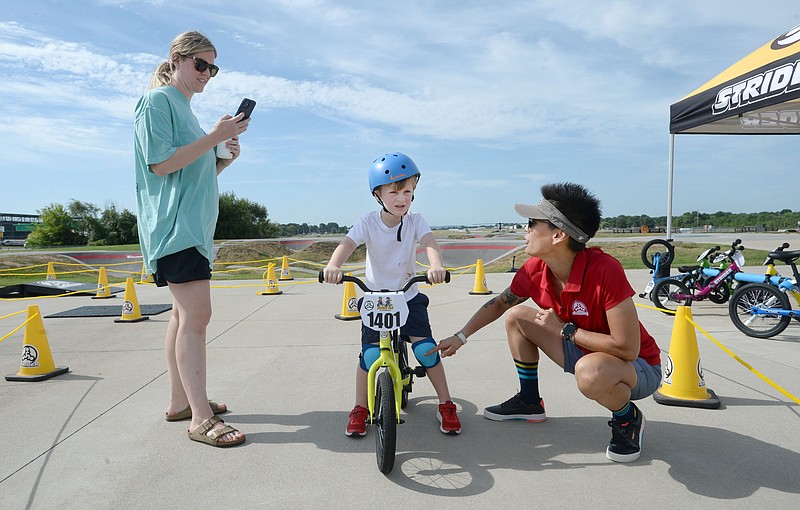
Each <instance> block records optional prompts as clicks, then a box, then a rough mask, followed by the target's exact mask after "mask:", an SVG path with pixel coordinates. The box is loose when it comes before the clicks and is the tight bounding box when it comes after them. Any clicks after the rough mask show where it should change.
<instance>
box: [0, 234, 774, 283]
mask: <svg viewBox="0 0 800 510" xmlns="http://www.w3.org/2000/svg"><path fill="white" fill-rule="evenodd" d="M626 237H629V236H626ZM649 239H650V238H649V237H648V238H646V239H643V240H642V242H638V241H620V242H613V241H609V240H608V238H606V241H605V242H602V243H596V244H593V243H591V242H590V243H589V246H600V247H601V248H602V249H603V251H605V252H606V253H609V254H610V255H612V256H614V257H615V258H617V259H618V260H619V261H620V263H621V264H622V267H624V268H625V269H644V268H645V266H644V264H643V262H642V259H641V250H642V246H643V245H644V243H645V242H646V241H648V240H649ZM336 245H337V243H336V242H335V241H325V240H320V241H319V242H316V243H314V244H312V245H311V246H309V247H307V248H305V249H303V250H301V251H298V252H295V251H292V250H290V249H289V248H287V247H286V246H283V245H281V244H280V243H278V242H275V241H264V242H248V243H241V244H231V245H225V246H223V247H221V248H220V250H219V253H218V255H217V259H216V261H215V267H214V269H215V273H214V279H215V280H231V279H237V280H247V279H259V280H260V279H262V277H263V274H264V269H263V268H259V266H263V265H265V263H264V262H263V261H265V260H268V259H280V258H282V257H283V256H284V255H286V256H287V257H290V258H292V259H296V260H304V261H308V262H309V263H307V264H299V263H292V266H291V268H292V270H294V269H295V268H305V269H308V270H309V271H311V273H310V274H313V272H315V271H318V270H319V269H321V267H322V266H323V265H324V264H325V262H327V260H328V259H329V258H330V256H331V253H333V250H334V249H335V248H336ZM711 246H714V245H713V244H707V243H694V242H676V243H675V261H674V262H673V263H672V267H673V268H676V267H677V266H679V265H687V264H695V263H696V259H697V256H698V255H699V254H700V253H701V252H703V251H704V250H706V249H707V248H709V247H711ZM90 249H91V248H87V247H78V248H65V249H63V250H58V251H59V252H62V253H65V254H68V253H69V252H70V251H87V250H90ZM103 251H116V252H125V251H139V246H138V245H125V246H110V247H103ZM745 254H746V257H747V260H748V261H749V265H751V266H752V265H757V264H760V263H761V261H762V260H764V258H765V257H766V254H767V252H766V251H762V250H747V251H746V252H745ZM365 256H366V252H365V250H364V248H363V246H362V247H360V248H359V249H358V250H357V251H356V252H355V253H354V254H353V256H352V257H351V258H350V260H349V261H348V263H349V264H353V265H359V264H361V263H363V261H364V259H365ZM512 258H514V260H513V263H514V267H516V268H519V267H520V266H521V265H522V264H523V263H524V262H525V260H527V258H528V257H527V255H525V252H524V251H523V249H522V247H520V249H519V250H517V251H515V252H514V253H512V254H509V255H506V256H505V257H502V258H500V259H497V260H494V261H489V262H486V263H485V265H484V269H485V271H486V272H488V273H501V272H506V271H508V270H510V269H511V267H512ZM48 262H53V265H54V269H55V271H56V273H57V275H58V276H57V278H58V279H63V280H69V281H75V282H82V283H97V272H96V270H97V269H98V268H82V267H76V266H75V263H74V261H73V260H71V259H69V258H67V257H65V256H62V255H58V254H54V253H43V252H40V251H38V250H29V249H25V250H23V249H20V250H7V251H5V250H4V252H3V253H2V256H0V286H7V285H16V284H19V283H26V282H30V281H35V280H43V279H44V278H45V275H46V273H47V264H48ZM276 266H277V267H276V271H280V262H278V263H277V264H276ZM82 269H91V270H90V271H86V272H76V271H81V270H82ZM310 274H309V273H308V272H297V273H296V274H292V276H293V277H295V278H300V277H306V276H310ZM123 280H124V278H121V277H116V278H115V277H114V276H109V282H110V283H111V284H115V283H118V282H121V281H123Z"/></svg>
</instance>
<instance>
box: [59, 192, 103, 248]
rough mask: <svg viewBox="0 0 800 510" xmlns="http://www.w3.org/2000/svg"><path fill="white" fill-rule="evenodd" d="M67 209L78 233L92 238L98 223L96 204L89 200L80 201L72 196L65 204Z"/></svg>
mask: <svg viewBox="0 0 800 510" xmlns="http://www.w3.org/2000/svg"><path fill="white" fill-rule="evenodd" d="M67 211H68V212H69V214H70V216H72V220H73V222H74V224H75V226H76V229H77V231H78V233H80V234H81V235H82V236H83V237H85V238H86V239H89V240H92V239H94V234H95V231H96V230H97V227H98V225H99V220H98V219H97V213H98V212H99V209H98V208H97V206H96V205H94V204H92V203H89V202H81V201H80V200H75V199H74V198H73V199H72V200H70V201H69V204H67Z"/></svg>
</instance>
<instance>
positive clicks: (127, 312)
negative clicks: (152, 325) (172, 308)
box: [114, 276, 150, 322]
mask: <svg viewBox="0 0 800 510" xmlns="http://www.w3.org/2000/svg"><path fill="white" fill-rule="evenodd" d="M149 318H150V317H147V316H142V312H141V310H139V300H138V299H136V289H135V288H134V286H133V278H132V277H130V276H129V277H128V278H127V280H125V301H123V302H122V316H121V317H120V318H119V319H114V322H140V321H146V320H147V319H149Z"/></svg>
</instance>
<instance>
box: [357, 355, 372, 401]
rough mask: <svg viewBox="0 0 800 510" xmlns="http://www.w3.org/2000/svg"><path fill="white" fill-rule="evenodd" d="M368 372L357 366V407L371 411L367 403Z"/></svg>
mask: <svg viewBox="0 0 800 510" xmlns="http://www.w3.org/2000/svg"><path fill="white" fill-rule="evenodd" d="M367 375H368V374H367V372H365V371H363V370H361V367H360V366H358V365H356V405H358V406H361V407H364V408H367V409H369V404H368V403H367V379H368V377H367Z"/></svg>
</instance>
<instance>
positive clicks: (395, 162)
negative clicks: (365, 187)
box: [369, 152, 420, 192]
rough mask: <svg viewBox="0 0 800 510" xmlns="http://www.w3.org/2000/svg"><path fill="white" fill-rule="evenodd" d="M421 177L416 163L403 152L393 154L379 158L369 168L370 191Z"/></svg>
mask: <svg viewBox="0 0 800 510" xmlns="http://www.w3.org/2000/svg"><path fill="white" fill-rule="evenodd" d="M414 175H420V173H419V169H418V168H417V165H415V164H414V162H413V161H412V160H411V158H409V157H408V156H406V155H405V154H403V153H402V152H391V153H388V154H384V155H382V156H378V157H377V158H375V161H373V162H372V165H371V166H370V167H369V191H370V192H373V191H375V188H377V187H379V186H383V185H384V184H389V183H392V182H397V181H401V180H403V179H407V178H409V177H412V176H414Z"/></svg>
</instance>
